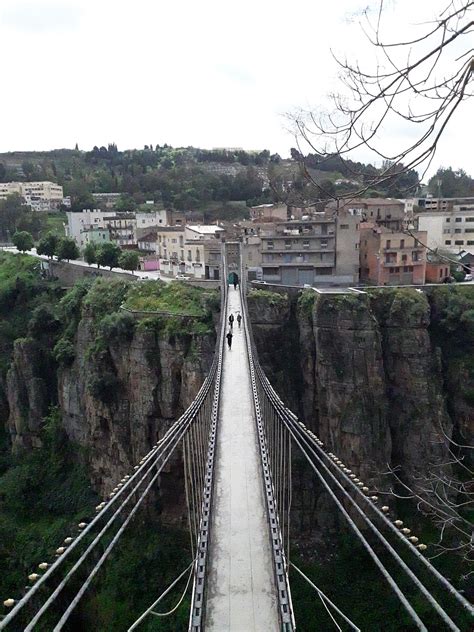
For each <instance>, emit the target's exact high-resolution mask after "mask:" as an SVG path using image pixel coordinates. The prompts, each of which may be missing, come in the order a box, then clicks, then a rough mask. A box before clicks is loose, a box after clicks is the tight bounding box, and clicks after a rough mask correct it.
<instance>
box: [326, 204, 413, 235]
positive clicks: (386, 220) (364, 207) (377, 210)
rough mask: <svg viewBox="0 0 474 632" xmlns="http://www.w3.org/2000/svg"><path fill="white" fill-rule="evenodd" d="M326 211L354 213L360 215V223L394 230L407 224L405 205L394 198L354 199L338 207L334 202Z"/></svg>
mask: <svg viewBox="0 0 474 632" xmlns="http://www.w3.org/2000/svg"><path fill="white" fill-rule="evenodd" d="M326 209H327V210H331V211H335V210H336V209H338V212H340V211H343V210H346V211H356V212H357V213H360V216H361V218H362V221H365V222H371V223H374V224H378V225H379V226H386V227H387V228H391V229H394V230H400V229H402V228H403V227H404V226H405V224H406V222H407V218H406V215H405V203H404V202H403V201H402V200H398V199H395V198H354V199H351V200H348V201H347V202H344V203H343V204H339V207H337V204H336V202H331V203H329V204H328V205H327V207H326Z"/></svg>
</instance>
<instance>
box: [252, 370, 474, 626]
mask: <svg viewBox="0 0 474 632" xmlns="http://www.w3.org/2000/svg"><path fill="white" fill-rule="evenodd" d="M258 368H259V370H260V377H261V381H262V383H263V387H264V389H265V390H266V392H267V394H268V396H269V398H270V399H272V400H273V401H274V402H275V406H276V407H277V408H278V409H279V410H280V413H281V414H283V415H286V416H287V417H289V418H290V419H291V421H292V422H293V423H294V424H295V425H296V426H295V427H297V430H298V432H300V433H301V434H302V435H303V434H304V436H305V438H306V441H310V442H311V444H312V447H313V449H315V450H316V451H317V452H318V454H319V456H320V457H323V458H324V459H325V460H326V461H327V462H328V463H329V464H330V465H331V466H332V467H333V468H334V469H335V470H336V471H337V472H338V474H339V475H340V476H341V477H342V478H343V479H344V480H345V482H347V483H349V484H350V486H351V487H352V489H353V490H354V491H356V492H357V494H358V495H359V497H361V498H363V500H364V502H365V503H367V504H368V505H369V506H370V508H371V509H372V510H373V511H374V512H375V513H376V514H377V516H378V517H379V518H380V519H381V520H383V522H384V523H385V525H386V526H387V527H389V528H390V530H391V531H392V532H393V533H395V534H396V535H397V537H398V538H399V539H400V540H401V541H402V542H403V543H404V544H405V546H407V547H408V548H409V549H410V551H411V553H412V554H413V555H415V556H416V557H417V558H418V560H419V561H420V562H422V563H423V565H424V566H425V567H426V568H427V570H428V571H429V572H430V573H431V574H432V575H433V576H434V577H435V578H436V579H437V580H438V581H439V582H440V583H442V584H443V586H444V587H445V588H446V589H447V590H448V591H449V593H450V594H451V595H452V596H453V597H454V598H455V599H456V600H457V601H458V602H459V603H460V604H461V605H462V606H463V608H465V609H466V610H467V611H468V612H470V613H471V615H472V614H474V608H473V606H472V604H471V603H469V601H468V600H467V599H466V598H465V597H464V596H463V595H462V594H461V593H460V592H459V591H457V590H456V588H454V586H453V585H452V584H451V583H450V582H449V581H448V580H447V579H446V577H445V576H444V575H442V574H441V573H440V572H439V571H438V569H437V568H435V567H434V566H433V564H431V562H430V561H429V559H427V558H426V557H425V556H424V555H422V554H421V553H420V551H418V550H417V549H416V547H415V546H414V545H413V544H412V543H411V542H410V541H409V540H408V539H407V538H405V537H404V536H403V534H402V533H401V532H400V531H399V529H397V527H396V526H395V525H394V524H393V523H392V522H391V521H390V520H389V519H388V518H387V516H386V515H385V514H384V513H382V511H380V509H379V508H378V507H377V505H375V504H374V503H373V502H371V500H370V498H368V497H367V496H366V495H365V494H364V493H363V491H362V490H361V489H360V488H359V487H358V486H357V485H356V484H355V483H354V481H353V480H352V479H351V478H350V477H349V476H348V475H347V474H346V473H345V472H344V471H343V470H342V469H341V468H340V467H338V465H337V464H336V463H335V462H334V461H333V459H331V457H330V456H329V454H328V453H327V452H326V451H325V450H323V448H322V447H321V445H318V443H317V437H316V435H314V433H310V432H309V431H308V430H307V429H306V427H305V426H304V424H301V422H299V421H298V418H297V417H296V415H295V414H294V413H293V412H292V411H290V410H289V409H288V408H286V407H285V405H284V404H283V402H282V401H281V399H280V398H279V396H278V395H277V394H276V393H275V391H274V389H273V387H272V385H271V384H270V381H269V380H268V378H267V376H266V375H265V373H264V372H263V369H262V368H261V367H260V366H258ZM302 429H304V433H302ZM312 435H313V436H312Z"/></svg>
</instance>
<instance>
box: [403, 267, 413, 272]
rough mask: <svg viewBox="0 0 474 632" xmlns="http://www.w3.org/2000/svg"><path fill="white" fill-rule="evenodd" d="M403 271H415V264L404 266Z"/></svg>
mask: <svg viewBox="0 0 474 632" xmlns="http://www.w3.org/2000/svg"><path fill="white" fill-rule="evenodd" d="M403 272H413V266H404V267H403Z"/></svg>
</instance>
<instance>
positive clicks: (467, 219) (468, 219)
mask: <svg viewBox="0 0 474 632" xmlns="http://www.w3.org/2000/svg"><path fill="white" fill-rule="evenodd" d="M465 219H466V222H474V217H466V218H465Z"/></svg>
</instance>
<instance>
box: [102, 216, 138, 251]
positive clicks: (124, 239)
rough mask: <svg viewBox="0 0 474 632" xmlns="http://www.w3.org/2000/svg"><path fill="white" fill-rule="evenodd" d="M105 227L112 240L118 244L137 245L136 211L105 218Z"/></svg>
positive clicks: (122, 245)
mask: <svg viewBox="0 0 474 632" xmlns="http://www.w3.org/2000/svg"><path fill="white" fill-rule="evenodd" d="M103 221H104V228H106V229H108V231H109V234H110V241H113V242H115V243H116V244H117V246H121V247H124V246H136V245H137V241H136V238H135V229H136V225H137V222H136V218H135V214H134V213H117V214H116V215H112V216H110V217H107V218H105V219H104V220H103Z"/></svg>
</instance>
